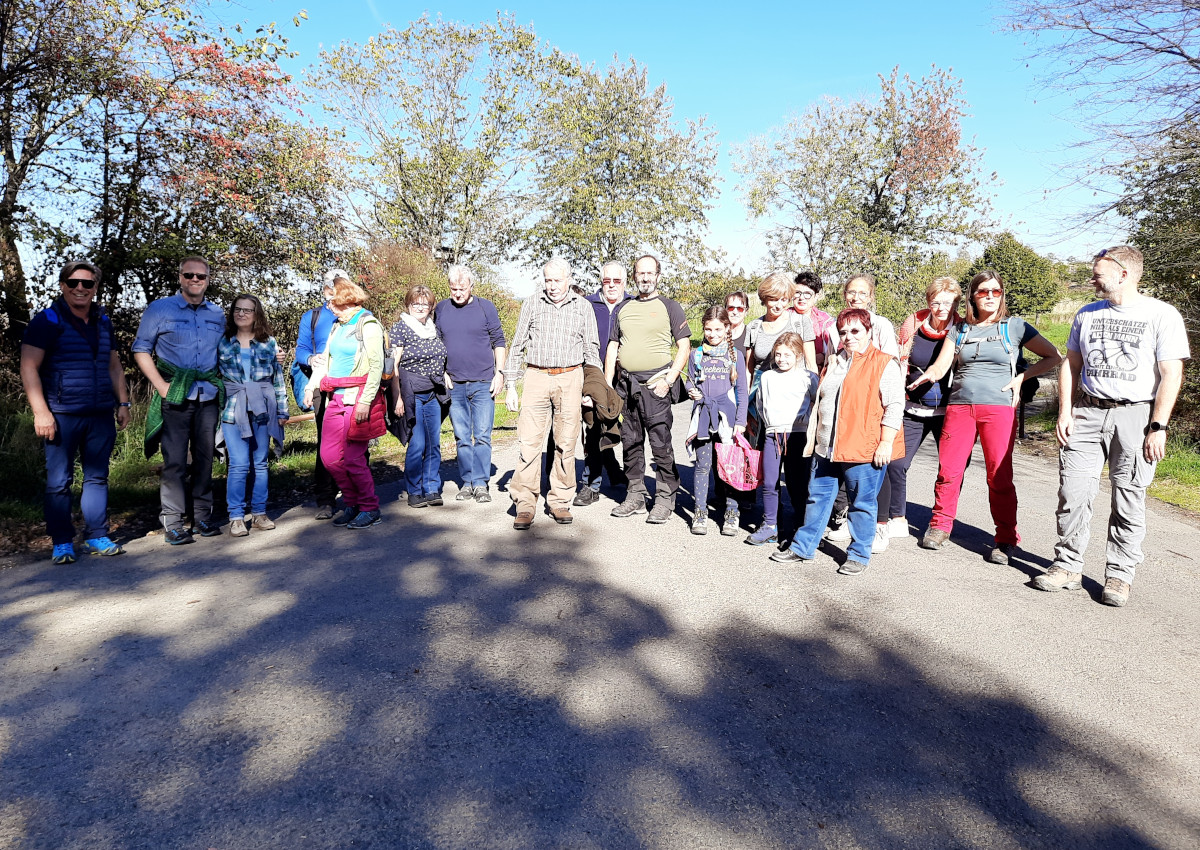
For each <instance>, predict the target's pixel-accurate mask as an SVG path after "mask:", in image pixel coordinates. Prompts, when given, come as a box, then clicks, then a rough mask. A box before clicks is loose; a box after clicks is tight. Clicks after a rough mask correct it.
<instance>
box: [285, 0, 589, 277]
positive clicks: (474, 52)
mask: <svg viewBox="0 0 1200 850" xmlns="http://www.w3.org/2000/svg"><path fill="white" fill-rule="evenodd" d="M574 67H575V65H574V62H573V61H572V60H569V59H567V58H566V57H563V56H562V55H561V54H559V53H558V52H557V51H555V50H550V49H549V48H546V47H544V46H543V45H541V44H540V43H539V42H538V41H537V38H536V36H535V35H534V33H533V32H532V31H531V30H529V29H526V28H523V27H520V26H518V25H517V24H515V23H514V21H513V19H512V18H511V17H504V16H500V17H498V18H497V20H496V22H495V23H494V24H481V25H478V26H462V25H459V24H454V23H450V22H447V21H442V20H440V19H439V20H430V19H429V18H428V17H427V16H423V17H421V18H420V19H418V20H417V21H415V22H413V23H412V24H411V25H410V26H409V27H408V28H406V29H404V30H401V31H397V30H394V29H391V28H389V29H387V30H386V31H384V32H383V33H381V34H380V35H378V36H375V37H373V38H371V39H369V40H368V41H367V43H366V44H364V45H353V44H343V45H341V46H339V47H338V48H336V49H335V50H332V51H329V52H323V53H322V54H321V67H320V68H318V69H317V70H315V71H313V72H312V74H311V75H310V78H309V81H310V83H311V84H312V85H313V86H315V87H316V88H317V89H318V90H319V91H321V92H322V93H323V94H324V96H325V102H326V109H327V110H328V111H329V112H330V113H331V114H332V115H334V116H335V117H336V118H337V119H338V120H339V121H340V122H341V124H342V126H343V127H344V128H345V131H346V133H347V134H348V136H349V138H350V139H351V140H352V142H353V143H354V145H355V147H356V150H355V153H354V155H353V156H352V157H351V173H350V180H351V184H352V189H353V194H352V197H354V198H357V199H358V200H357V201H356V202H355V203H354V208H355V211H356V215H357V225H358V227H359V229H360V230H361V233H362V235H363V236H364V237H365V238H366V239H367V241H369V242H377V243H381V244H382V243H395V244H405V245H412V246H415V247H418V248H420V249H422V250H424V251H427V252H429V253H430V254H431V255H435V254H437V255H440V256H443V257H446V258H449V259H462V258H464V257H466V256H470V257H471V258H472V259H474V260H479V261H484V262H487V261H493V260H501V259H505V258H507V257H508V256H509V255H510V254H511V252H512V249H513V247H514V245H515V244H516V241H517V239H518V237H519V234H520V229H521V223H522V221H523V219H524V216H525V213H526V204H527V201H528V198H527V195H526V194H525V193H524V192H523V186H522V180H523V179H524V178H525V169H526V166H527V165H528V163H529V160H530V156H531V154H530V150H529V147H528V144H527V141H528V130H529V126H530V124H531V123H533V122H535V121H536V120H538V119H537V116H538V115H539V114H540V112H541V109H540V99H541V94H542V93H543V91H544V89H545V83H546V80H547V79H548V77H549V75H551V74H558V73H564V74H569V73H573V72H574Z"/></svg>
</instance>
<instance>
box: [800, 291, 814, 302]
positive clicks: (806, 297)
mask: <svg viewBox="0 0 1200 850" xmlns="http://www.w3.org/2000/svg"><path fill="white" fill-rule="evenodd" d="M816 295H817V293H815V292H812V291H809V290H805V291H801V290H796V298H797V299H799V300H800V301H811V300H812V299H813V298H815V297H816Z"/></svg>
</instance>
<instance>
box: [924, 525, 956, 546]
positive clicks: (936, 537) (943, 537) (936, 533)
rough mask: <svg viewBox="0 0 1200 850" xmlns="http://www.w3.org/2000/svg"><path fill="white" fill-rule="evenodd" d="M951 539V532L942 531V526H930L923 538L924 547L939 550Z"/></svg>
mask: <svg viewBox="0 0 1200 850" xmlns="http://www.w3.org/2000/svg"><path fill="white" fill-rule="evenodd" d="M949 539H950V532H948V531H942V530H941V529H940V528H934V527H933V526H930V527H929V528H927V529H926V530H925V536H924V537H922V538H921V548H922V549H932V550H933V551H935V552H936V551H937V550H938V549H941V548H942V547H943V546H945V545H946V541H948V540H949Z"/></svg>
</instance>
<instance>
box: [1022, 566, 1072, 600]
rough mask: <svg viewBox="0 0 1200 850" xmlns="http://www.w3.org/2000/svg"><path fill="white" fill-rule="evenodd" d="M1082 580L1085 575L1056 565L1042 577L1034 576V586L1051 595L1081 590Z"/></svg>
mask: <svg viewBox="0 0 1200 850" xmlns="http://www.w3.org/2000/svg"><path fill="white" fill-rule="evenodd" d="M1082 579H1083V573H1073V572H1071V571H1070V570H1068V569H1066V568H1065V567H1060V566H1058V564H1055V565H1054V566H1052V567H1051V568H1050V569H1048V570H1046V572H1044V573H1042V574H1041V575H1040V576H1034V578H1033V586H1034V587H1036V588H1037V589H1038V590H1045V591H1047V592H1049V593H1054V592H1055V591H1058V590H1080V589H1082V587H1083V583H1082Z"/></svg>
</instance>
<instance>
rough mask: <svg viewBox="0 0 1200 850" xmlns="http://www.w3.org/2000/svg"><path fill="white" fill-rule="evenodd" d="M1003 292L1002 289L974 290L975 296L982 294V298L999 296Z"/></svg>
mask: <svg viewBox="0 0 1200 850" xmlns="http://www.w3.org/2000/svg"><path fill="white" fill-rule="evenodd" d="M1003 294H1004V290H1003V289H976V290H975V295H976V297H979V296H982V297H984V298H999V297H1000V296H1001V295H1003Z"/></svg>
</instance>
